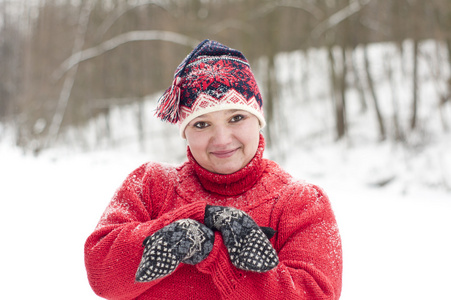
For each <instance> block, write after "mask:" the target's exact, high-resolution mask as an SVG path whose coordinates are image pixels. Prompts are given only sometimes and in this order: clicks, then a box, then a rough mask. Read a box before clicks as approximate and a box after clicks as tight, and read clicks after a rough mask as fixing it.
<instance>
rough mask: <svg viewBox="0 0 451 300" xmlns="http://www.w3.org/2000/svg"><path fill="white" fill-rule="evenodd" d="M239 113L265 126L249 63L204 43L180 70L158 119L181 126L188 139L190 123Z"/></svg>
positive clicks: (237, 54) (224, 48)
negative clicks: (231, 111)
mask: <svg viewBox="0 0 451 300" xmlns="http://www.w3.org/2000/svg"><path fill="white" fill-rule="evenodd" d="M225 109H240V110H245V111H248V112H250V113H252V114H254V115H255V116H256V117H257V118H258V119H259V121H260V127H261V128H263V127H264V126H265V124H266V122H265V118H264V114H263V102H262V97H261V94H260V90H259V89H258V86H257V82H256V81H255V78H254V75H253V73H252V71H251V68H250V66H249V62H248V61H247V60H246V58H245V57H244V55H243V54H242V53H241V52H239V51H238V50H235V49H231V48H229V47H227V46H224V45H222V44H220V43H218V42H216V41H210V40H204V41H203V42H202V43H200V44H199V45H198V46H197V47H196V48H195V49H194V50H193V51H192V52H191V53H190V54H189V55H188V56H187V57H186V58H185V59H184V60H183V62H182V63H181V64H180V65H179V66H178V67H177V69H176V71H175V74H174V81H173V83H172V86H171V87H169V88H168V89H167V90H166V91H165V92H164V94H163V95H162V96H161V97H160V99H159V100H158V106H157V109H156V115H157V117H158V118H160V119H162V120H163V121H167V122H170V123H173V124H176V123H177V124H179V127H180V134H181V135H182V137H183V138H185V134H184V131H185V128H186V125H188V123H189V122H190V121H191V120H192V119H194V118H196V117H198V116H200V115H203V114H206V113H209V112H214V111H219V110H225Z"/></svg>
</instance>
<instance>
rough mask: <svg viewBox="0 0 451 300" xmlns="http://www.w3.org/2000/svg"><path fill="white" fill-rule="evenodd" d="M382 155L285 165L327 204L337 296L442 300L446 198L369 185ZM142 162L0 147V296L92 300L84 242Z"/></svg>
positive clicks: (357, 153) (448, 238) (378, 150)
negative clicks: (338, 261)
mask: <svg viewBox="0 0 451 300" xmlns="http://www.w3.org/2000/svg"><path fill="white" fill-rule="evenodd" d="M448 149H449V147H448ZM386 151H388V150H386ZM385 154H387V153H384V147H383V146H379V147H377V146H376V147H368V148H362V147H361V148H356V149H349V148H346V147H340V146H333V147H332V146H330V147H323V149H322V150H320V151H318V149H317V151H314V152H310V151H306V150H302V149H299V151H293V155H291V156H289V157H288V158H287V160H286V163H285V166H286V168H287V169H288V170H290V171H291V172H292V173H294V174H296V175H297V176H299V177H303V178H305V179H307V180H308V181H312V182H314V183H316V184H319V185H320V186H322V187H323V188H324V189H325V190H326V192H327V193H328V195H329V197H330V199H331V202H332V205H333V208H334V210H335V213H336V216H337V219H338V223H339V227H340V230H341V234H342V239H343V250H344V277H343V280H344V282H343V293H342V298H341V299H343V300H362V299H365V300H371V299H375V300H381V299H384V300H387V299H388V300H391V299H393V300H398V299H409V300H415V299H418V300H424V299H435V300H440V299H444V300H445V299H448V300H449V299H451V292H450V290H449V283H450V282H451V272H450V271H449V270H451V255H450V253H451V218H450V215H451V193H450V192H447V191H446V190H444V189H438V188H437V189H436V188H431V187H426V186H421V185H420V186H416V187H411V188H409V189H406V188H405V182H404V181H402V180H394V182H393V183H390V184H388V185H387V186H385V187H383V188H376V187H374V186H373V180H372V179H373V177H375V178H376V177H378V176H379V177H380V176H381V175H380V174H381V172H380V171H378V170H377V168H375V165H374V164H375V162H374V161H372V160H369V159H368V158H369V157H371V158H378V157H379V158H380V157H385V158H386V155H385ZM149 159H154V158H153V157H151V156H150V155H145V154H142V153H139V152H137V151H133V150H131V151H129V152H128V151H103V152H102V151H97V152H91V153H86V154H67V153H66V154H64V152H61V151H53V152H49V153H47V154H44V155H42V156H40V157H39V158H34V157H31V156H24V155H23V154H21V153H20V152H19V151H18V150H16V149H14V148H13V147H10V146H8V145H7V144H0V166H1V168H0V182H1V183H2V184H1V194H2V196H1V198H2V205H1V207H2V208H1V211H0V228H1V237H2V243H1V245H2V246H1V255H0V270H1V271H0V272H1V279H0V280H1V282H2V288H1V289H0V299H77V300H78V299H96V298H97V297H96V296H95V295H94V294H93V292H92V291H91V289H90V287H89V284H88V281H87V279H86V273H85V268H84V262H83V244H84V241H85V239H86V237H87V236H88V235H89V234H90V233H91V231H92V230H93V229H94V226H95V225H96V223H97V221H98V219H99V217H100V215H101V213H102V212H103V209H104V208H105V207H106V205H107V203H108V201H109V199H110V198H111V196H112V195H113V193H114V191H115V189H116V188H117V187H118V186H119V184H120V183H121V182H122V180H123V179H124V178H125V176H126V175H127V174H128V173H129V172H130V171H132V170H133V169H134V168H135V167H137V166H138V165H140V164H141V163H143V162H145V161H147V160H149ZM387 165H388V164H387ZM406 172H408V170H407V171H406ZM398 174H400V173H398ZM373 175H374V176H373ZM404 175H405V176H403V178H408V176H407V175H408V174H404ZM397 182H398V183H397Z"/></svg>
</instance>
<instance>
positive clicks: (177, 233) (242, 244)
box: [135, 205, 279, 282]
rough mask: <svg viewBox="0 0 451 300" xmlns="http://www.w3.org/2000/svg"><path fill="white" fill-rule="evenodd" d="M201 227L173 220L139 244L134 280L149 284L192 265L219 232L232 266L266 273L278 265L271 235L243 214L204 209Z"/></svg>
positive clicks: (225, 209)
mask: <svg viewBox="0 0 451 300" xmlns="http://www.w3.org/2000/svg"><path fill="white" fill-rule="evenodd" d="M204 223H205V225H204V224H202V223H200V222H197V221H195V220H192V219H182V220H177V221H175V222H173V223H171V224H169V225H167V226H165V227H163V228H162V229H160V230H158V231H157V232H155V233H154V234H152V235H151V236H149V237H147V238H146V239H145V240H144V242H143V247H145V249H144V253H143V255H142V258H141V262H140V264H139V267H138V270H137V272H136V277H135V280H136V281H137V282H149V281H152V280H155V279H158V278H161V277H164V276H166V275H168V274H170V273H171V272H173V271H174V270H175V269H176V268H177V266H178V265H179V264H180V263H182V262H183V263H186V264H191V265H195V264H198V263H200V262H201V261H203V260H204V259H205V258H207V256H208V255H209V254H210V251H211V250H212V249H213V244H214V237H215V236H214V231H215V230H218V231H220V232H221V235H222V238H223V241H224V245H225V246H226V248H227V251H228V253H229V257H230V260H231V262H232V264H233V265H234V266H235V267H237V268H239V269H242V270H246V271H254V272H266V271H269V270H271V269H273V268H275V267H276V266H277V265H278V263H279V258H278V256H277V253H276V251H275V250H274V248H273V247H272V245H271V243H270V242H269V239H270V238H271V237H272V236H273V235H274V233H275V231H274V230H273V229H272V228H270V227H259V226H258V225H257V223H255V221H254V220H253V219H252V218H251V217H250V216H249V215H248V214H246V213H245V212H243V211H241V210H239V209H236V208H233V207H225V206H211V205H207V207H206V209H205V218H204Z"/></svg>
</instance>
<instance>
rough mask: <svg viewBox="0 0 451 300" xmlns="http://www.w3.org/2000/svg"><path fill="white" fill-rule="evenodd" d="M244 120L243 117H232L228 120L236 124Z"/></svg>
mask: <svg viewBox="0 0 451 300" xmlns="http://www.w3.org/2000/svg"><path fill="white" fill-rule="evenodd" d="M244 119H245V116H243V115H234V116H233V117H231V118H230V122H232V123H236V122H239V121H241V120H244Z"/></svg>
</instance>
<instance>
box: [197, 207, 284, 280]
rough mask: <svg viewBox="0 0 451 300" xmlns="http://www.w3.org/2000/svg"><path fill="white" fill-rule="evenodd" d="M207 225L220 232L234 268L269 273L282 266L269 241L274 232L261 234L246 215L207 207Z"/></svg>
mask: <svg viewBox="0 0 451 300" xmlns="http://www.w3.org/2000/svg"><path fill="white" fill-rule="evenodd" d="M204 221H205V225H206V226H207V227H209V228H211V229H217V230H219V231H220V232H221V234H222V238H223V240H224V244H225V246H226V248H227V251H228V252H229V256H230V260H231V261H232V263H233V265H234V266H235V267H237V268H239V269H243V270H247V271H254V272H266V271H269V270H271V269H273V268H275V267H276V266H277V265H278V264H279V258H278V257H277V253H276V250H274V248H273V247H272V245H271V243H270V242H269V240H268V237H269V236H270V235H271V234H274V231H273V230H272V229H271V228H265V232H264V231H262V228H260V227H259V226H258V225H257V223H255V221H254V220H253V219H252V218H251V217H250V216H249V215H248V214H246V213H245V212H243V211H241V210H239V209H236V208H233V207H224V206H210V205H207V208H206V209H205V220H204ZM268 231H269V234H268ZM265 233H266V234H265ZM267 235H268V237H267ZM271 236H272V235H271Z"/></svg>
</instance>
